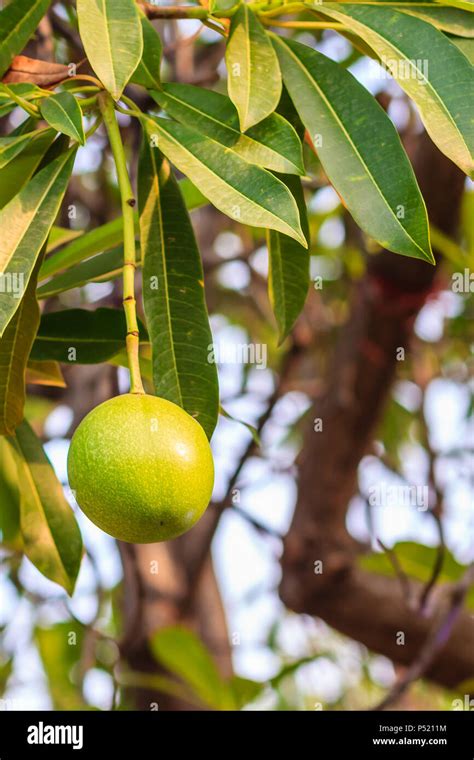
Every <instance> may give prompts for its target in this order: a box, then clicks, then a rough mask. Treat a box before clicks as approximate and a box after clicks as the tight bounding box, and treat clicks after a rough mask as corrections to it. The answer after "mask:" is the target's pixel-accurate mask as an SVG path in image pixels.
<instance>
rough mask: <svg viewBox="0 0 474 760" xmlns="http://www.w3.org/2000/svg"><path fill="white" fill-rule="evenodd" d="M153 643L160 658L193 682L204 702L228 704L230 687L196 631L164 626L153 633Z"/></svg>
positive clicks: (194, 689)
mask: <svg viewBox="0 0 474 760" xmlns="http://www.w3.org/2000/svg"><path fill="white" fill-rule="evenodd" d="M150 646H151V651H152V652H153V654H154V656H155V657H156V658H157V660H159V662H160V663H161V664H162V665H164V666H165V667H166V668H167V669H168V670H169V671H170V672H171V673H174V674H175V675H177V676H179V677H180V678H181V679H182V680H183V681H184V683H185V684H187V685H189V686H190V687H191V689H192V690H193V691H194V692H195V694H197V695H198V697H199V698H200V699H201V700H202V702H204V704H206V705H208V706H209V707H213V708H217V709H220V708H223V709H224V708H225V707H226V705H227V704H228V699H229V687H228V685H227V683H226V682H225V680H224V679H223V678H222V676H221V675H220V673H219V671H218V670H217V667H216V664H215V663H214V660H213V659H212V657H211V655H210V654H209V652H208V651H207V649H206V648H205V647H204V645H203V644H202V642H201V641H200V639H198V637H197V636H196V635H195V634H194V633H192V632H191V631H188V630H187V629H186V628H184V627H182V626H170V627H169V628H162V629H161V630H159V631H158V632H157V633H155V634H154V635H153V637H152V638H151V641H150Z"/></svg>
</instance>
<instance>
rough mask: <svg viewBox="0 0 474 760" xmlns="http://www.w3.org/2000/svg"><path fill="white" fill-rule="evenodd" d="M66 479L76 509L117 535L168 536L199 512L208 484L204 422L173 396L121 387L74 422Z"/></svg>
mask: <svg viewBox="0 0 474 760" xmlns="http://www.w3.org/2000/svg"><path fill="white" fill-rule="evenodd" d="M68 474H69V484H70V486H71V489H72V490H73V492H74V495H75V498H76V501H77V503H78V504H79V506H80V507H81V509H82V510H83V512H84V513H85V514H86V515H87V516H88V517H89V519H90V520H92V522H93V523H95V524H96V525H97V526H98V527H99V528H101V529H102V530H103V531H105V532H106V533H109V534H110V535H111V536H113V537H114V538H117V539H120V540H121V541H128V542H131V543H153V542H155V541H167V540H169V539H171V538H176V537H177V536H179V535H181V534H182V533H185V532H186V531H188V530H189V529H190V528H192V526H193V525H194V524H195V523H196V522H197V521H198V520H199V518H200V517H201V516H202V514H203V512H204V511H205V509H206V507H207V506H208V504H209V501H210V499H211V495H212V488H213V485H214V462H213V458H212V451H211V447H210V445H209V442H208V440H207V437H206V434H205V433H204V430H203V429H202V427H201V426H200V425H199V423H198V422H196V420H195V419H193V418H192V417H191V416H190V415H189V414H188V413H187V412H185V411H184V410H183V409H181V407H179V406H177V405H176V404H173V403H171V402H170V401H166V400H165V399H162V398H157V397H156V396H148V395H132V394H124V395H122V396H117V397H116V398H112V399H110V400H109V401H106V402H105V403H103V404H101V405H100V406H98V407H96V408H95V409H93V410H92V412H90V414H88V415H87V417H85V419H84V420H83V421H82V422H81V424H80V425H79V427H78V428H77V430H76V432H75V433H74V436H73V438H72V441H71V446H70V448H69V455H68Z"/></svg>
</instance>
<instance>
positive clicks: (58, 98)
mask: <svg viewBox="0 0 474 760" xmlns="http://www.w3.org/2000/svg"><path fill="white" fill-rule="evenodd" d="M41 115H42V117H43V118H44V119H45V120H46V121H47V122H48V124H50V125H51V126H52V127H54V129H56V130H57V131H58V132H62V133H63V134H65V135H69V137H72V139H73V140H77V142H79V143H81V145H84V143H85V141H86V138H85V135H84V126H83V124H82V111H81V108H80V106H79V103H78V102H77V100H76V98H75V97H74V95H71V93H70V92H58V93H56V94H55V95H51V97H49V98H44V100H43V101H42V103H41Z"/></svg>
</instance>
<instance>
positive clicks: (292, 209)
mask: <svg viewBox="0 0 474 760" xmlns="http://www.w3.org/2000/svg"><path fill="white" fill-rule="evenodd" d="M146 121H147V124H148V128H149V131H150V133H154V134H153V139H154V140H156V142H157V144H158V146H159V148H160V149H161V151H162V152H163V153H164V154H165V156H166V157H167V158H168V159H169V160H170V161H171V162H172V163H173V164H175V165H176V166H177V167H178V169H179V170H180V171H182V172H183V174H186V175H187V176H188V177H189V178H190V180H191V181H192V182H193V183H194V184H195V185H196V186H197V187H198V188H199V190H201V192H202V193H203V194H204V195H205V196H206V197H207V198H208V199H209V200H210V201H211V203H213V204H214V206H216V208H218V209H219V210H220V211H222V212H223V213H224V214H227V216H229V217H230V218H231V219H234V220H236V221H239V222H241V223H242V224H249V225H252V226H254V227H266V228H270V229H276V230H279V231H280V232H284V233H285V234H287V235H289V236H290V237H293V238H295V239H296V240H299V241H300V242H301V243H303V244H306V241H305V238H304V235H303V232H302V230H301V224H300V219H299V212H298V207H297V205H296V202H295V200H294V198H293V196H292V195H291V193H290V192H289V190H288V188H287V187H286V185H284V184H283V182H281V181H280V180H279V179H277V178H276V177H275V176H273V174H270V172H268V171H267V170H266V169H261V168H260V167H259V166H255V165H253V164H249V163H248V162H247V161H245V159H243V158H241V157H240V156H238V155H237V154H236V153H233V152H232V151H229V150H228V149H227V148H225V147H224V146H223V145H221V143H218V142H216V141H215V140H212V139H211V138H210V137H207V136H205V135H201V134H200V133H199V132H196V131H195V130H193V129H190V128H189V127H185V126H184V125H183V124H176V123H174V122H172V121H170V120H169V119H159V118H155V119H147V120H146Z"/></svg>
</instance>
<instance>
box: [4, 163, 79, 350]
mask: <svg viewBox="0 0 474 760" xmlns="http://www.w3.org/2000/svg"><path fill="white" fill-rule="evenodd" d="M74 156H75V150H69V151H66V152H65V153H62V154H60V155H59V156H58V158H56V159H54V160H53V161H51V163H48V164H46V166H45V167H44V168H43V169H41V171H39V172H38V173H37V174H36V175H35V176H34V177H33V179H32V180H30V182H29V183H28V184H27V185H25V186H24V187H23V188H22V190H20V192H19V193H18V195H16V196H15V197H14V198H13V199H12V200H11V201H10V203H8V204H7V205H6V206H4V208H3V209H2V210H1V211H0V229H1V230H2V235H1V237H0V273H1V274H3V277H4V279H5V277H7V276H11V277H12V278H13V277H17V278H21V279H22V280H23V287H25V288H26V286H27V284H28V282H29V279H30V277H31V273H32V271H33V269H34V266H35V262H36V260H37V258H38V255H39V253H40V251H41V249H42V247H43V245H44V243H45V242H46V240H47V237H48V234H49V230H50V229H51V226H52V224H53V222H54V220H55V218H56V215H57V213H58V211H59V207H60V205H61V201H62V199H63V195H64V193H65V191H66V186H67V183H68V180H69V176H70V174H71V171H72V167H73V164H74ZM18 306H19V300H18V298H15V294H14V293H4V294H3V295H2V298H1V299H0V337H1V336H2V335H3V333H4V331H5V328H6V326H7V325H8V323H9V321H10V320H11V318H12V317H13V315H14V314H15V312H16V310H17V308H18Z"/></svg>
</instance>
